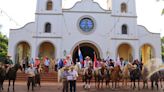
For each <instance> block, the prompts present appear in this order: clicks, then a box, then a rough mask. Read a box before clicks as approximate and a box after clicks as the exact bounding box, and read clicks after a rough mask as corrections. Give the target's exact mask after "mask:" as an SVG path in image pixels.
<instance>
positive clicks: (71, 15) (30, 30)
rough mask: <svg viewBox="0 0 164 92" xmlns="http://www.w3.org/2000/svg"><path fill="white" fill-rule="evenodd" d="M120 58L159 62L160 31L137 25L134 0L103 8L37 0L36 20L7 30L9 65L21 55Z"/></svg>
mask: <svg viewBox="0 0 164 92" xmlns="http://www.w3.org/2000/svg"><path fill="white" fill-rule="evenodd" d="M78 46H79V47H80V50H81V52H82V55H83V58H85V57H86V56H90V57H91V59H93V56H94V54H93V53H94V52H95V53H96V55H97V58H102V59H105V58H107V57H110V58H111V59H114V60H116V58H117V57H118V56H119V57H122V58H124V60H126V61H129V62H131V61H133V60H134V59H139V60H142V61H143V63H147V62H149V60H150V59H151V58H161V47H160V46H161V41H160V34H159V33H151V32H150V31H148V30H147V29H146V28H145V27H144V26H142V25H138V24H137V15H136V3H135V0H108V1H107V9H103V8H102V7H101V6H100V5H99V4H98V3H97V2H95V1H94V0H81V1H79V2H76V3H75V4H74V6H73V7H72V8H69V9H63V8H62V0H37V7H36V13H35V21H34V22H30V23H27V24H26V25H24V26H23V27H21V28H18V29H11V30H10V34H9V48H8V53H9V54H10V55H11V56H12V60H13V61H14V62H21V60H22V59H23V58H25V57H28V58H35V57H40V58H42V57H45V56H47V57H49V58H53V59H59V58H64V57H65V56H66V55H69V54H70V55H71V56H72V59H73V60H75V59H76V58H78Z"/></svg>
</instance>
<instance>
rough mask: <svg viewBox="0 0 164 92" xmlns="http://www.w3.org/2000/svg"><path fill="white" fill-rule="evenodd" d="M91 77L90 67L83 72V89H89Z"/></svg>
mask: <svg viewBox="0 0 164 92" xmlns="http://www.w3.org/2000/svg"><path fill="white" fill-rule="evenodd" d="M92 76H93V69H92V67H89V68H86V69H85V70H84V82H85V86H84V88H90V82H91V79H92Z"/></svg>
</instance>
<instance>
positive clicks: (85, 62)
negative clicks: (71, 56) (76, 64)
mask: <svg viewBox="0 0 164 92" xmlns="http://www.w3.org/2000/svg"><path fill="white" fill-rule="evenodd" d="M89 64H91V65H92V61H91V60H90V57H89V56H86V58H85V60H84V68H88V67H89Z"/></svg>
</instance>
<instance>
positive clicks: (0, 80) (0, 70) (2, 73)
mask: <svg viewBox="0 0 164 92" xmlns="http://www.w3.org/2000/svg"><path fill="white" fill-rule="evenodd" d="M5 76H6V71H5V69H4V68H2V67H0V92H1V91H2V90H3V82H4V80H5Z"/></svg>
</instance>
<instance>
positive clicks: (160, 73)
mask: <svg viewBox="0 0 164 92" xmlns="http://www.w3.org/2000/svg"><path fill="white" fill-rule="evenodd" d="M159 75H160V78H159V81H160V84H161V88H162V87H163V86H162V85H164V84H163V81H164V69H161V70H160V71H159Z"/></svg>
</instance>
